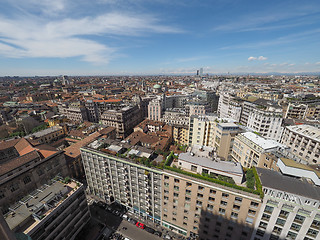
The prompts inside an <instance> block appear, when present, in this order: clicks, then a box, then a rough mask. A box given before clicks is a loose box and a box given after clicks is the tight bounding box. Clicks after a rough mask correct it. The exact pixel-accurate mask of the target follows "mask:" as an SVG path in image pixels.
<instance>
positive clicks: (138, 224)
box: [136, 222, 146, 229]
mask: <svg viewBox="0 0 320 240" xmlns="http://www.w3.org/2000/svg"><path fill="white" fill-rule="evenodd" d="M136 226H137V227H138V228H141V229H144V228H145V227H146V225H144V224H143V223H141V222H137V223H136Z"/></svg>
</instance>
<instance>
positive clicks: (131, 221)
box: [129, 218, 138, 225]
mask: <svg viewBox="0 0 320 240" xmlns="http://www.w3.org/2000/svg"><path fill="white" fill-rule="evenodd" d="M129 222H130V223H132V224H134V225H136V224H137V222H138V221H137V220H135V219H133V218H130V220H129Z"/></svg>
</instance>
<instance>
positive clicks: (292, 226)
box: [290, 223, 301, 232]
mask: <svg viewBox="0 0 320 240" xmlns="http://www.w3.org/2000/svg"><path fill="white" fill-rule="evenodd" d="M300 228H301V225H299V224H296V223H292V225H291V227H290V229H292V230H295V231H297V232H299V230H300Z"/></svg>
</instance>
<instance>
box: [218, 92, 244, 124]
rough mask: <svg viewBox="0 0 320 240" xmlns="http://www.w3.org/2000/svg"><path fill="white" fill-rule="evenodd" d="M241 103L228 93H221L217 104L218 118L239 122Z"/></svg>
mask: <svg viewBox="0 0 320 240" xmlns="http://www.w3.org/2000/svg"><path fill="white" fill-rule="evenodd" d="M241 110H242V107H241V103H240V102H238V101H237V100H236V99H235V97H234V96H232V95H230V94H228V93H226V94H225V93H222V94H221V95H220V98H219V103H218V116H219V117H220V118H232V119H234V120H235V121H236V122H239V121H240V117H241Z"/></svg>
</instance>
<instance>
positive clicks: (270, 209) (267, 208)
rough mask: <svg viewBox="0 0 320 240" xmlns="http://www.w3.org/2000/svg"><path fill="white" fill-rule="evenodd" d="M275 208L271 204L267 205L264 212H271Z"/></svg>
mask: <svg viewBox="0 0 320 240" xmlns="http://www.w3.org/2000/svg"><path fill="white" fill-rule="evenodd" d="M273 208H274V207H270V206H268V205H267V206H266V208H265V209H264V212H266V213H270V214H271V213H272V211H273Z"/></svg>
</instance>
